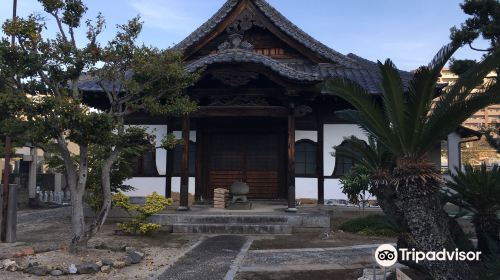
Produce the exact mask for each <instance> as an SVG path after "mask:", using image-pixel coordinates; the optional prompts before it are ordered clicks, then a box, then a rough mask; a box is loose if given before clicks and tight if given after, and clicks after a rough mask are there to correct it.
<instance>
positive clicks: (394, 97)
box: [378, 59, 411, 143]
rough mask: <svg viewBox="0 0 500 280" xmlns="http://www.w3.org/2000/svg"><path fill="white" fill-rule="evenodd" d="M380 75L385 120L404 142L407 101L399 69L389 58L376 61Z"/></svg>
mask: <svg viewBox="0 0 500 280" xmlns="http://www.w3.org/2000/svg"><path fill="white" fill-rule="evenodd" d="M378 65H379V68H380V73H381V75H382V87H383V91H384V94H383V95H382V99H383V105H384V109H385V111H384V112H385V114H386V116H387V120H388V121H389V122H390V123H391V125H392V129H393V130H396V131H399V132H400V133H398V136H399V137H398V138H399V141H400V142H401V143H406V142H407V139H408V137H410V136H411V135H408V133H407V132H409V130H408V126H407V122H406V116H405V115H406V112H407V111H408V110H407V103H406V100H405V94H404V90H403V82H402V81H401V77H400V75H399V71H398V69H397V68H396V66H395V65H394V63H392V61H391V60H389V59H388V60H386V62H385V63H384V64H382V63H381V62H378Z"/></svg>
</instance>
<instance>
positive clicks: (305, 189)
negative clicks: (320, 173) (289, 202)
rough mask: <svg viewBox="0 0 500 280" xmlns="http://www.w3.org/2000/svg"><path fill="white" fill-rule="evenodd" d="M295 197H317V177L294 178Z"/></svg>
mask: <svg viewBox="0 0 500 280" xmlns="http://www.w3.org/2000/svg"><path fill="white" fill-rule="evenodd" d="M295 198H297V199H298V198H310V199H318V179H317V178H295Z"/></svg>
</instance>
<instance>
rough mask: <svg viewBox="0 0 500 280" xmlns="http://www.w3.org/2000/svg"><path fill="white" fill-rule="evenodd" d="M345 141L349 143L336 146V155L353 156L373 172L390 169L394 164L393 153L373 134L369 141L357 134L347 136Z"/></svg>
mask: <svg viewBox="0 0 500 280" xmlns="http://www.w3.org/2000/svg"><path fill="white" fill-rule="evenodd" d="M344 142H346V143H347V145H341V146H336V147H335V155H336V156H344V157H349V158H352V159H354V161H355V162H356V164H360V165H362V166H364V167H365V168H366V169H368V170H370V171H371V172H377V171H380V170H385V169H388V168H390V167H391V166H392V165H393V164H394V157H393V155H392V153H390V152H389V150H387V148H386V147H385V146H383V145H382V144H380V143H378V142H377V141H376V140H375V138H374V137H372V136H369V138H368V142H365V141H364V140H361V139H359V138H357V137H355V136H351V137H349V138H346V139H345V140H344Z"/></svg>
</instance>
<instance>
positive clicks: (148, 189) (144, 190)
mask: <svg viewBox="0 0 500 280" xmlns="http://www.w3.org/2000/svg"><path fill="white" fill-rule="evenodd" d="M124 184H125V185H130V186H132V187H134V188H135V190H133V191H129V192H126V193H125V194H126V195H128V196H139V197H142V196H147V195H150V194H152V193H153V192H156V193H158V194H159V195H165V177H134V178H131V179H129V180H126V181H125V182H124Z"/></svg>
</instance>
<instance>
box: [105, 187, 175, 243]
mask: <svg viewBox="0 0 500 280" xmlns="http://www.w3.org/2000/svg"><path fill="white" fill-rule="evenodd" d="M171 204H172V199H171V198H165V197H163V196H161V195H159V194H157V193H156V192H154V193H153V194H151V195H149V196H146V203H145V204H144V205H137V204H131V203H130V200H129V197H128V196H126V195H124V194H123V193H117V194H114V195H113V207H120V208H122V209H124V210H125V211H127V213H128V214H129V216H130V217H131V218H132V220H131V221H130V222H124V223H118V224H117V226H118V227H119V228H120V229H121V230H123V231H124V232H125V233H128V234H134V235H135V234H144V235H145V234H150V233H152V232H154V231H157V230H158V229H160V227H161V226H160V225H159V224H155V223H149V222H148V218H149V217H151V216H152V215H154V214H156V213H158V212H160V211H162V210H163V209H165V207H166V206H167V205H171ZM133 213H134V214H133Z"/></svg>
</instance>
